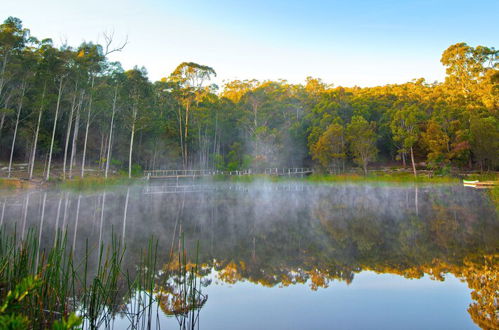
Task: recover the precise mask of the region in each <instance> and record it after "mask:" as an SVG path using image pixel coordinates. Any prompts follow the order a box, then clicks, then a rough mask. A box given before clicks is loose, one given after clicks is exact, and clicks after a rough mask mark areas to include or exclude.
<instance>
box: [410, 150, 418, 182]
mask: <svg viewBox="0 0 499 330" xmlns="http://www.w3.org/2000/svg"><path fill="white" fill-rule="evenodd" d="M411 162H412V171H413V172H414V177H415V178H417V177H418V174H417V172H416V163H415V162H414V152H413V151H412V147H411Z"/></svg>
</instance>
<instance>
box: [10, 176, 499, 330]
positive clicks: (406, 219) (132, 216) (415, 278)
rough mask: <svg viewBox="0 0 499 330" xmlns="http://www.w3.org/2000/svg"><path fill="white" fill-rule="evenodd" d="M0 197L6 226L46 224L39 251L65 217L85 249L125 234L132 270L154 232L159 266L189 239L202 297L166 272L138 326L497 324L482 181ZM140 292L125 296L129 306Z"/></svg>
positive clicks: (118, 324)
mask: <svg viewBox="0 0 499 330" xmlns="http://www.w3.org/2000/svg"><path fill="white" fill-rule="evenodd" d="M0 207H1V209H0V212H1V219H0V221H1V225H2V226H3V228H4V229H3V230H5V231H6V232H9V233H15V235H17V237H18V238H22V237H26V235H28V233H29V232H34V234H35V235H36V236H38V237H39V238H40V242H41V244H40V245H41V246H40V249H41V251H43V250H47V249H49V248H50V247H51V246H53V244H54V243H53V242H54V240H55V237H56V235H61V233H60V232H59V231H58V230H65V232H66V235H67V236H66V237H67V241H68V245H69V246H71V249H72V250H73V251H74V254H75V260H78V258H79V257H81V256H82V255H84V254H85V253H88V251H89V250H92V251H95V250H98V248H99V246H105V245H107V244H110V243H111V242H112V241H113V240H115V241H116V240H117V241H119V242H120V243H123V244H124V245H125V246H126V251H125V254H124V259H123V260H124V261H123V262H124V265H125V266H126V268H127V269H130V271H131V272H133V271H134V269H136V265H137V264H138V263H139V262H140V260H141V258H142V256H143V255H144V250H145V249H147V247H148V244H150V242H151V237H153V239H152V241H154V242H157V249H156V253H157V255H156V261H157V265H158V274H157V277H158V279H159V278H160V277H161V276H162V273H163V272H164V271H165V269H166V268H168V267H169V266H168V265H169V264H171V256H172V255H174V253H173V252H175V251H182V254H183V255H184V256H185V258H186V259H185V260H186V262H187V263H189V264H191V265H193V264H195V265H197V268H196V275H197V279H198V281H199V288H198V289H199V291H200V293H201V294H202V297H203V303H202V304H200V306H198V308H195V309H193V310H192V311H191V313H189V315H187V314H188V313H178V311H175V308H173V307H172V303H171V300H169V298H168V297H167V296H168V294H172V289H171V288H170V289H169V290H166V289H165V288H163V287H162V284H161V283H163V282H161V281H159V280H158V282H157V283H156V285H155V288H154V290H153V292H152V293H151V291H149V293H150V296H151V297H153V302H152V305H151V306H149V307H150V313H152V315H153V316H152V317H150V319H149V320H148V321H147V322H143V321H137V327H138V328H148V327H151V328H158V327H161V328H168V329H174V328H178V327H180V328H193V327H194V328H198V327H199V329H328V328H331V329H333V328H334V329H474V328H480V327H482V328H494V327H495V326H497V325H498V318H499V316H498V313H497V301H498V299H499V297H498V292H499V284H498V282H499V281H498V274H499V273H498V271H499V265H498V259H499V258H498V256H499V219H498V215H497V212H496V209H495V206H494V204H493V203H492V202H491V200H490V199H489V197H488V194H487V192H486V191H482V190H474V189H470V188H465V187H462V186H460V185H419V186H417V185H388V184H386V185H384V184H357V183H356V184H347V183H344V184H343V183H342V184H339V183H338V184H310V183H305V182H303V181H296V182H292V181H290V182H279V183H272V182H266V181H260V182H253V183H227V182H218V183H217V182H214V183H192V182H185V183H180V184H168V183H151V184H148V185H138V186H131V187H117V188H113V189H109V190H107V191H99V192H81V193H79V192H69V191H59V190H53V189H51V190H39V191H38V190H36V191H35V190H33V191H21V192H19V191H17V192H13V191H11V192H9V191H4V192H2V195H0ZM86 251H87V252H86ZM95 255H96V257H95V258H91V261H90V262H89V263H88V268H89V269H90V270H91V271H95V270H92V267H96V266H95V265H96V264H97V259H98V257H97V253H95ZM92 260H93V261H95V263H94V262H93V261H92ZM164 283H166V282H164ZM173 291H174V290H173ZM136 294H137V295H138V296H140V295H142V294H148V291H147V290H145V291H144V292H137V293H136ZM137 299H139V298H137V296H134V297H128V298H125V299H124V300H123V301H121V302H120V304H121V305H122V306H123V307H122V310H123V311H124V310H126V309H127V308H131V307H130V306H134V303H135V301H136V300H137ZM140 322H143V323H140ZM100 326H101V327H102V328H105V327H114V328H115V329H121V328H127V327H129V326H130V317H128V316H127V314H126V313H125V312H123V313H120V312H117V313H115V314H113V316H112V317H111V318H110V319H107V320H106V321H105V322H103V323H102V324H101V325H100Z"/></svg>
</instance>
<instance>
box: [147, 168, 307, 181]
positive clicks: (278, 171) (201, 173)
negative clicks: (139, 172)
mask: <svg viewBox="0 0 499 330" xmlns="http://www.w3.org/2000/svg"><path fill="white" fill-rule="evenodd" d="M312 173H313V170H312V169H311V168H305V167H297V168H277V167H276V168H266V169H265V170H263V171H255V170H252V169H247V170H241V171H217V170H149V171H144V176H145V178H146V179H148V180H151V179H157V180H161V179H177V180H178V179H183V178H188V179H196V178H205V177H213V176H217V175H223V176H245V175H253V174H263V175H269V176H289V177H304V176H307V175H310V174H312Z"/></svg>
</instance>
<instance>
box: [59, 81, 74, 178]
mask: <svg viewBox="0 0 499 330" xmlns="http://www.w3.org/2000/svg"><path fill="white" fill-rule="evenodd" d="M77 91H78V83H76V86H75V91H74V95H73V101H71V111H70V112H69V117H68V127H67V129H66V142H65V144H64V161H63V165H62V178H63V180H66V162H67V159H68V146H69V137H70V136H71V128H73V114H74V111H75V107H76V95H77Z"/></svg>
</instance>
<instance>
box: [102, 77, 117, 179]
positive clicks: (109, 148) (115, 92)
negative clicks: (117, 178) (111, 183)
mask: <svg viewBox="0 0 499 330" xmlns="http://www.w3.org/2000/svg"><path fill="white" fill-rule="evenodd" d="M117 98H118V86H116V88H115V90H114V98H113V110H112V113H111V125H110V127H109V138H108V140H107V156H106V170H105V172H104V177H105V178H106V179H107V175H108V173H109V163H110V162H111V148H112V146H113V144H112V140H113V128H114V114H115V113H116V100H117Z"/></svg>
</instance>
